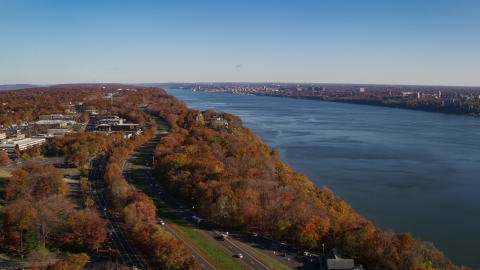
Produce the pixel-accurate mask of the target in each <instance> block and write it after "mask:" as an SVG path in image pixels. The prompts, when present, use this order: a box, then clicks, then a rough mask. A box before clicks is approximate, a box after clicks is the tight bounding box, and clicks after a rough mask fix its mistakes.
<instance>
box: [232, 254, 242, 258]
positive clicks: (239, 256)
mask: <svg viewBox="0 0 480 270" xmlns="http://www.w3.org/2000/svg"><path fill="white" fill-rule="evenodd" d="M233 257H235V258H239V259H241V258H243V255H242V254H241V253H238V254H235V255H233Z"/></svg>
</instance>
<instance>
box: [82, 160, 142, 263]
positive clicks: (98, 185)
mask: <svg viewBox="0 0 480 270" xmlns="http://www.w3.org/2000/svg"><path fill="white" fill-rule="evenodd" d="M105 159H106V158H105V157H102V158H100V159H98V160H97V161H96V162H95V163H94V164H93V167H92V169H91V170H90V171H89V172H88V180H89V184H90V192H91V196H92V199H93V200H94V201H95V206H96V207H97V210H98V213H99V215H100V217H101V218H103V219H104V220H106V221H107V224H106V225H105V229H106V230H107V234H108V237H109V239H110V243H111V247H112V248H113V249H114V251H115V252H117V253H118V262H119V263H122V264H124V265H126V266H127V267H129V268H135V267H136V268H138V269H146V268H145V266H144V265H143V263H142V262H141V261H140V259H139V258H138V256H137V254H136V253H135V250H134V249H133V248H132V246H131V245H130V242H129V241H128V239H127V238H126V237H125V234H124V233H123V231H122V229H121V227H120V225H119V224H118V222H117V220H116V218H115V216H114V215H113V213H112V212H111V211H110V209H109V206H108V203H107V201H106V200H105V197H104V196H103V191H104V190H105V189H106V188H105V183H104V181H103V168H104V166H105Z"/></svg>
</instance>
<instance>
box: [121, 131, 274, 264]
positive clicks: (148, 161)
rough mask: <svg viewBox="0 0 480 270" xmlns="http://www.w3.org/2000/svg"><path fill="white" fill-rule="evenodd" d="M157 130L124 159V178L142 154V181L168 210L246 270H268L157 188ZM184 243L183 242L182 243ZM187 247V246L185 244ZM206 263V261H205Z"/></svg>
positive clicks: (196, 255)
mask: <svg viewBox="0 0 480 270" xmlns="http://www.w3.org/2000/svg"><path fill="white" fill-rule="evenodd" d="M159 132H160V131H159V130H157V135H156V136H155V138H154V139H152V140H151V141H150V142H148V143H147V144H145V145H144V146H143V147H142V148H141V149H139V150H138V151H136V152H135V153H134V154H132V156H130V157H129V158H127V159H126V163H125V164H124V165H123V166H122V169H123V170H124V176H125V178H126V179H130V178H129V177H130V175H129V170H128V168H129V167H130V165H129V163H131V162H132V161H133V160H134V159H136V158H137V157H139V156H140V153H143V154H142V155H141V157H142V160H141V169H142V174H143V177H142V178H143V179H144V180H145V181H146V182H147V183H148V184H149V185H150V186H151V188H152V189H153V190H154V191H155V193H156V194H157V196H158V197H159V198H160V200H162V201H163V202H164V203H165V204H166V205H167V206H169V207H170V208H172V209H174V211H175V212H176V213H177V215H179V216H181V217H183V218H185V220H187V221H188V222H190V223H192V224H193V225H194V226H196V227H197V231H198V232H199V233H202V234H204V235H205V236H206V237H207V238H210V239H211V241H213V242H215V243H216V244H217V245H219V246H220V247H221V248H223V249H224V250H225V251H226V252H227V253H229V254H231V255H232V256H234V255H236V254H242V255H243V258H236V259H237V260H238V263H239V264H241V265H243V266H244V267H245V268H246V269H254V270H265V269H270V268H269V267H267V266H266V265H264V264H262V263H261V262H260V261H258V260H257V259H255V258H254V257H253V256H251V255H250V254H249V253H248V252H246V251H245V250H243V249H242V248H240V247H239V246H237V245H236V244H235V243H233V242H232V241H230V240H229V238H228V236H227V237H226V238H225V240H221V239H222V237H221V236H223V235H225V236H226V235H227V234H228V232H225V231H222V230H220V229H219V228H218V227H216V226H214V225H213V224H210V223H207V222H205V221H202V222H200V223H199V222H196V221H195V220H194V219H193V218H192V216H194V215H195V213H193V212H192V211H191V210H190V209H187V208H185V207H184V206H183V205H182V204H181V203H179V202H178V201H177V200H176V199H175V198H174V197H173V196H171V195H170V194H169V193H168V192H167V191H165V190H163V189H162V188H161V187H158V186H157V183H156V178H155V177H154V175H153V174H152V169H151V168H152V163H153V162H154V158H153V151H152V148H153V147H154V146H155V145H157V144H158V140H159V139H160V134H159ZM164 227H165V229H167V230H168V231H170V232H172V234H173V235H175V236H176V237H177V238H179V239H181V238H180V236H178V235H176V233H175V232H174V231H172V230H171V229H170V228H169V227H168V226H167V225H165V226H164ZM184 243H185V241H184ZM186 245H187V246H188V244H186ZM189 248H190V250H191V251H192V250H193V248H191V247H189ZM192 254H194V256H195V258H197V260H199V262H200V259H203V258H200V259H199V258H198V256H200V255H199V254H198V253H196V252H195V253H193V252H192ZM205 262H206V261H205ZM201 265H202V267H203V268H205V269H206V267H207V265H206V264H205V263H202V262H201Z"/></svg>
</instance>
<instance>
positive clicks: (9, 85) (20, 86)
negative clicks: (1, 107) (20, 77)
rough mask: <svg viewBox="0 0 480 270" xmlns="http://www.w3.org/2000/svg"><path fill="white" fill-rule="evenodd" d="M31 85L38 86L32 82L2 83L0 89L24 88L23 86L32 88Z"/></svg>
mask: <svg viewBox="0 0 480 270" xmlns="http://www.w3.org/2000/svg"><path fill="white" fill-rule="evenodd" d="M32 87H38V86H37V85H33V84H3V85H0V91H3V90H16V89H25V88H32Z"/></svg>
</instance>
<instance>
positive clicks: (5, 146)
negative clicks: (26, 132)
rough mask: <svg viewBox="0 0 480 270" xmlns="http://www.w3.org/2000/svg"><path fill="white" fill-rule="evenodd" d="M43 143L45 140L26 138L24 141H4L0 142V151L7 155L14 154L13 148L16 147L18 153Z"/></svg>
mask: <svg viewBox="0 0 480 270" xmlns="http://www.w3.org/2000/svg"><path fill="white" fill-rule="evenodd" d="M44 142H45V138H26V139H4V140H1V141H0V149H2V150H5V151H6V152H7V153H13V152H15V147H16V145H18V148H19V149H20V151H23V150H25V149H27V148H29V147H32V146H34V145H41V144H42V143H44Z"/></svg>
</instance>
